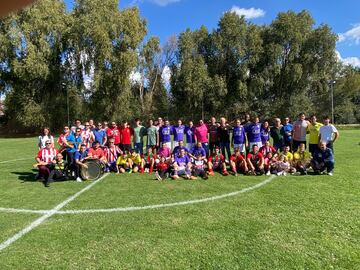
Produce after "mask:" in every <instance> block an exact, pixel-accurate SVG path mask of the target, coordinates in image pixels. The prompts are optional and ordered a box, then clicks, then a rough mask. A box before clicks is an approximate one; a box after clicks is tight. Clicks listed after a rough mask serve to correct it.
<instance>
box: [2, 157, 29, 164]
mask: <svg viewBox="0 0 360 270" xmlns="http://www.w3.org/2000/svg"><path fill="white" fill-rule="evenodd" d="M29 159H34V162H35V157H27V158H17V159H10V160H4V161H0V164H3V163H11V162H14V161H20V160H29Z"/></svg>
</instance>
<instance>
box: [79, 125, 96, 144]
mask: <svg viewBox="0 0 360 270" xmlns="http://www.w3.org/2000/svg"><path fill="white" fill-rule="evenodd" d="M81 138H82V143H85V144H86V148H90V147H91V146H92V143H93V142H94V132H92V131H91V130H90V129H88V130H83V131H82V132H81Z"/></svg>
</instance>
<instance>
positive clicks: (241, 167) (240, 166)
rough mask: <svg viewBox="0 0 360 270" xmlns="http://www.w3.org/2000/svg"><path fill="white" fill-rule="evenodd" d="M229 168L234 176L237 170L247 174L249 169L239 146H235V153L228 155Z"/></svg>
mask: <svg viewBox="0 0 360 270" xmlns="http://www.w3.org/2000/svg"><path fill="white" fill-rule="evenodd" d="M230 168H231V170H232V173H233V174H234V175H235V176H237V173H238V172H242V173H244V174H247V173H248V171H249V170H248V166H247V164H246V160H245V158H244V156H243V155H242V153H241V151H240V149H239V148H235V153H234V154H232V155H231V157H230Z"/></svg>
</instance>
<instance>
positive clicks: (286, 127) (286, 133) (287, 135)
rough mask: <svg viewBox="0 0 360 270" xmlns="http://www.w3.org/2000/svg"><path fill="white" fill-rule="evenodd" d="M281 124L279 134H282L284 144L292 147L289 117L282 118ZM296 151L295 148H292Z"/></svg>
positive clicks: (291, 126) (291, 128) (291, 127)
mask: <svg viewBox="0 0 360 270" xmlns="http://www.w3.org/2000/svg"><path fill="white" fill-rule="evenodd" d="M283 123H284V124H283V126H282V128H281V135H282V136H283V142H284V145H288V146H290V148H291V147H292V139H293V137H292V132H293V129H294V127H293V125H292V124H291V123H290V119H289V117H285V118H284V122H283ZM294 150H295V151H296V149H294Z"/></svg>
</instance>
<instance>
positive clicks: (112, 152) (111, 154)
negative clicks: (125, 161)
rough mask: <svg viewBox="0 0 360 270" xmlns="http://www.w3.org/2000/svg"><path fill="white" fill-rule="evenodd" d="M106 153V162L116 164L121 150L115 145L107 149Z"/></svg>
mask: <svg viewBox="0 0 360 270" xmlns="http://www.w3.org/2000/svg"><path fill="white" fill-rule="evenodd" d="M104 152H105V156H106V160H107V161H108V162H114V161H116V160H117V158H118V156H119V154H120V153H121V150H120V148H119V147H118V146H116V145H113V146H112V147H107V148H105V150H104Z"/></svg>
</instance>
